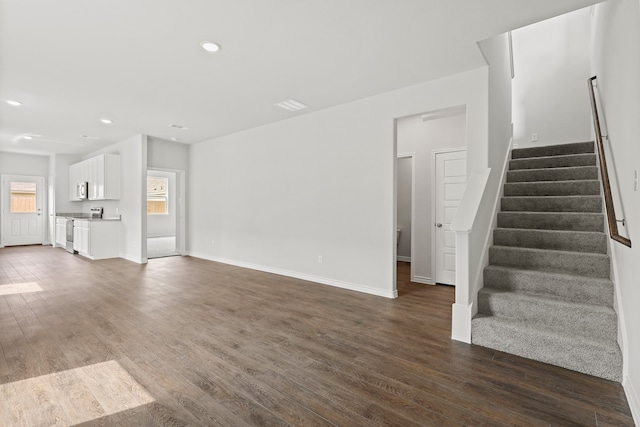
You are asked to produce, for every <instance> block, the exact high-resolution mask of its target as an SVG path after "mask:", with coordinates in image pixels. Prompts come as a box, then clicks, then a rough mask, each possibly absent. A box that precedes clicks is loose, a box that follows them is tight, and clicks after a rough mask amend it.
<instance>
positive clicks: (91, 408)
mask: <svg viewBox="0 0 640 427" xmlns="http://www.w3.org/2000/svg"><path fill="white" fill-rule="evenodd" d="M154 400H155V399H154V398H153V397H152V396H151V395H150V394H149V393H147V391H146V390H145V389H144V388H143V387H142V386H141V385H140V384H138V382H136V380H134V379H133V377H132V376H131V375H129V373H128V372H127V371H126V370H125V369H124V368H123V367H122V366H120V364H119V363H118V362H116V361H114V360H111V361H108V362H103V363H97V364H94V365H89V366H83V367H80V368H75V369H70V370H67V371H62V372H56V373H53V374H48V375H42V376H39V377H34V378H29V379H26V380H20V381H16V382H12V383H7V384H0V424H1V425H3V426H7V427H8V426H24V425H56V426H72V425H74V424H79V423H83V422H87V421H91V420H95V419H98V418H103V417H105V416H109V415H113V414H116V413H118V412H123V411H127V410H130V409H133V408H136V407H138V406H142V405H146V404H148V403H151V402H153V401H154Z"/></svg>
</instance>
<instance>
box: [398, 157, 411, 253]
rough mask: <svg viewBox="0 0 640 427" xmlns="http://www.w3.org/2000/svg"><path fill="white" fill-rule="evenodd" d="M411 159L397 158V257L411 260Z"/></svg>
mask: <svg viewBox="0 0 640 427" xmlns="http://www.w3.org/2000/svg"><path fill="white" fill-rule="evenodd" d="M412 163H413V159H412V158H411V157H403V158H399V159H398V184H397V187H398V205H397V206H398V207H397V217H398V228H399V229H400V238H399V239H398V245H397V246H398V259H402V260H404V261H407V259H408V260H411V186H412V185H411V184H412V183H411V181H412V175H413V165H412Z"/></svg>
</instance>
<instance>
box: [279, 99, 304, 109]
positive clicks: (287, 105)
mask: <svg viewBox="0 0 640 427" xmlns="http://www.w3.org/2000/svg"><path fill="white" fill-rule="evenodd" d="M273 105H275V106H276V107H280V108H283V109H285V110H287V111H291V112H293V111H300V110H304V109H305V108H309V106H308V105H305V104H303V103H302V102H300V101H296V100H295V99H286V100H284V101H281V102H278V103H277V104H273Z"/></svg>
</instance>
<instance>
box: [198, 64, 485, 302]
mask: <svg viewBox="0 0 640 427" xmlns="http://www.w3.org/2000/svg"><path fill="white" fill-rule="evenodd" d="M458 105H466V106H467V114H468V120H467V138H468V143H467V146H468V149H469V158H470V159H472V160H471V162H470V167H473V166H474V164H481V165H485V166H486V161H487V70H486V68H480V69H477V70H473V71H469V72H466V73H461V74H458V75H454V76H449V77H446V78H443V79H439V80H435V81H432V82H427V83H423V84H420V85H416V86H412V87H408V88H404V89H401V90H397V91H393V92H389V93H385V94H381V95H377V96H374V97H370V98H366V99H362V100H359V101H356V102H352V103H348V104H343V105H340V106H337V107H334V108H330V109H325V110H321V111H317V112H312V113H308V114H304V115H300V116H297V117H294V118H292V119H290V120H285V121H281V122H277V123H273V124H270V125H267V126H263V127H259V128H255V129H252V130H248V131H244V132H240V133H236V134H233V135H228V136H225V137H221V138H217V139H214V140H211V141H207V142H203V143H199V144H194V145H192V146H191V151H190V161H189V165H190V182H191V185H190V190H191V194H192V195H193V196H192V197H190V202H189V224H190V227H189V229H190V232H189V240H190V248H189V249H190V253H191V254H193V255H195V256H199V257H203V258H208V259H215V260H219V261H224V262H229V263H235V264H238V265H244V266H249V267H253V268H257V269H262V270H266V271H273V272H277V273H281V274H286V275H290V276H294V277H304V278H308V279H310V280H314V281H317V282H321V283H326V284H331V285H336V286H342V287H347V288H351V289H356V290H360V291H364V292H369V293H372V294H377V295H383V296H387V297H393V296H395V295H396V291H395V257H396V250H395V249H396V248H395V224H396V218H395V209H396V207H395V201H396V200H395V185H396V183H395V163H396V159H395V156H396V149H395V146H394V132H395V130H394V119H396V118H399V117H405V116H409V115H414V114H417V113H420V112H424V111H432V110H437V109H442V108H446V107H452V106H458ZM318 256H322V257H323V263H322V264H320V263H319V262H318Z"/></svg>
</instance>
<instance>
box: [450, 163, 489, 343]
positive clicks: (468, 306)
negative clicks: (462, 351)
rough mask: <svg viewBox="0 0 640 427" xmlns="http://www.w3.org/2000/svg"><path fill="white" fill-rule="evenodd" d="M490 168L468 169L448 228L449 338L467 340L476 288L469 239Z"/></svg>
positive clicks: (469, 337)
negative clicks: (452, 238) (452, 257)
mask: <svg viewBox="0 0 640 427" xmlns="http://www.w3.org/2000/svg"><path fill="white" fill-rule="evenodd" d="M490 172H491V169H490V168H486V169H483V170H473V171H471V174H470V175H469V179H468V180H467V187H466V188H465V190H464V194H463V195H462V200H461V201H460V205H459V206H458V210H457V211H456V214H455V216H454V218H453V220H452V221H451V230H452V231H455V233H456V302H455V303H454V304H453V306H452V313H451V338H452V339H454V340H457V341H463V342H466V343H469V344H471V319H472V318H473V315H474V312H473V309H474V307H473V301H474V300H475V295H474V294H473V293H475V292H476V289H475V285H474V284H473V283H472V280H471V275H470V266H469V262H470V258H469V253H470V239H471V233H472V231H473V225H474V223H475V220H476V216H477V215H478V209H479V208H480V202H481V201H482V197H483V194H484V190H485V187H486V185H487V180H488V179H489V173H490ZM476 267H477V266H474V271H475V269H476ZM472 287H473V289H472Z"/></svg>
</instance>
